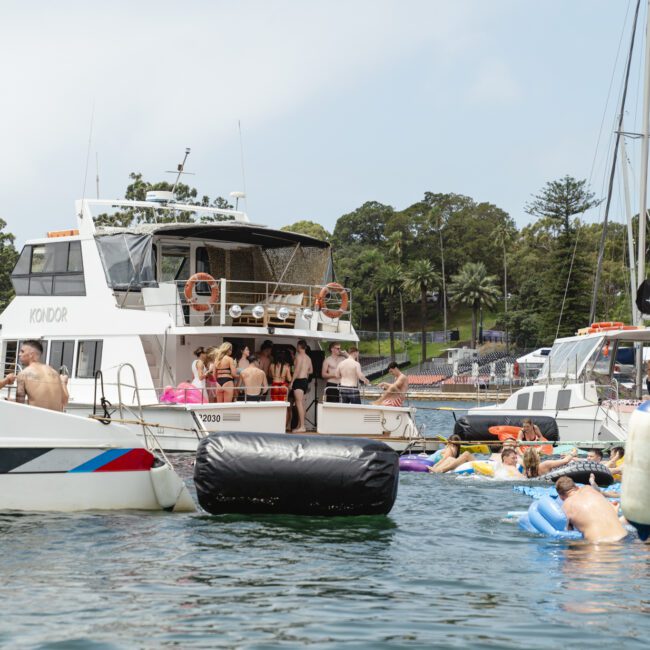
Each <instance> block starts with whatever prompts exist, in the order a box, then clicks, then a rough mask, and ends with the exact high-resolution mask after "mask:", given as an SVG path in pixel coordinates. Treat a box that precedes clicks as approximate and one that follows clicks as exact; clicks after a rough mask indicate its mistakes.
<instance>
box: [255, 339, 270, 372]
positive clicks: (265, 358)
mask: <svg viewBox="0 0 650 650" xmlns="http://www.w3.org/2000/svg"><path fill="white" fill-rule="evenodd" d="M272 352H273V341H269V339H266V341H264V342H263V343H262V346H261V347H260V351H259V352H258V353H257V354H256V355H255V356H256V357H257V362H258V363H259V365H260V368H261V369H262V370H263V371H264V372H265V373H266V376H267V377H268V375H269V366H270V365H271V361H272V359H271V354H272Z"/></svg>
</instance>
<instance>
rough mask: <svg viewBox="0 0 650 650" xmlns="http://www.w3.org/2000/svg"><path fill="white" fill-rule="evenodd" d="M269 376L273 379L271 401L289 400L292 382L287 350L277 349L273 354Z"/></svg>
mask: <svg viewBox="0 0 650 650" xmlns="http://www.w3.org/2000/svg"><path fill="white" fill-rule="evenodd" d="M269 378H270V379H271V401H273V402H287V401H288V398H289V384H290V383H291V363H290V362H289V355H288V354H287V351H286V350H277V351H276V353H275V354H274V355H273V363H272V364H271V365H270V366H269Z"/></svg>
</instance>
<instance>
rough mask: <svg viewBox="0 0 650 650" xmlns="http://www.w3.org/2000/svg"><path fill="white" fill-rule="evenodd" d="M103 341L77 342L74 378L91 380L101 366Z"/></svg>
mask: <svg viewBox="0 0 650 650" xmlns="http://www.w3.org/2000/svg"><path fill="white" fill-rule="evenodd" d="M102 345H103V341H79V347H78V348H77V371H76V373H75V374H76V376H77V377H81V378H92V377H94V376H95V373H96V372H97V371H98V370H99V369H100V368H101V366H102Z"/></svg>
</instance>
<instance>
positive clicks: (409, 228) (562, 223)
mask: <svg viewBox="0 0 650 650" xmlns="http://www.w3.org/2000/svg"><path fill="white" fill-rule="evenodd" d="M130 180H131V183H130V184H129V185H128V187H127V189H126V198H127V199H135V200H144V199H145V196H146V192H147V191H149V190H152V189H159V190H171V188H172V186H171V185H170V184H169V183H166V182H161V183H155V184H152V183H149V182H147V181H145V180H144V179H143V178H142V175H141V174H138V173H132V174H131V175H130ZM176 195H177V198H178V200H179V202H186V203H189V204H193V205H201V206H215V207H219V208H226V209H230V208H232V205H230V204H229V203H228V202H227V201H226V200H225V199H223V198H222V197H217V198H216V199H214V200H213V201H210V199H209V197H207V196H202V197H199V196H198V193H197V190H196V189H193V188H191V187H189V186H187V185H184V184H179V185H178V186H177V187H176ZM599 203H600V201H599V200H598V199H596V198H595V197H594V194H593V193H592V192H591V190H590V189H589V188H588V186H587V184H586V181H584V180H576V179H575V178H572V177H570V176H565V177H563V178H561V179H558V180H555V181H552V182H549V183H547V184H546V185H545V186H544V187H543V188H542V189H541V190H540V191H539V192H538V193H537V194H536V195H534V196H533V197H532V198H531V200H530V202H529V203H528V204H527V205H526V206H524V209H525V211H526V212H527V213H528V214H529V215H530V216H531V217H533V221H532V222H531V223H530V224H528V225H526V226H524V227H522V228H521V229H518V228H517V226H516V224H515V222H514V220H513V219H512V217H511V216H510V215H509V214H507V213H506V212H505V211H504V210H502V209H501V208H499V207H497V206H495V205H493V204H491V203H487V202H477V201H475V200H474V199H472V198H471V197H468V196H464V195H461V194H454V193H447V194H443V193H433V192H425V193H424V196H423V198H422V200H420V201H418V202H416V203H414V204H413V205H410V206H408V207H407V208H405V209H403V210H397V209H395V208H394V207H392V206H390V205H385V204H383V203H379V202H377V201H368V202H366V203H364V204H363V205H361V206H360V207H358V208H357V209H356V210H353V211H352V212H349V213H347V214H344V215H342V216H341V217H339V218H338V219H337V221H336V225H335V227H334V230H333V232H332V233H330V232H328V231H327V230H326V229H325V228H324V227H323V226H322V225H321V224H318V223H315V222H313V221H310V220H302V221H298V222H296V223H294V224H291V225H287V226H285V227H284V228H283V229H284V230H291V231H294V232H299V233H303V234H307V235H311V236H313V237H317V238H319V239H325V240H327V241H329V242H330V243H331V244H332V246H333V251H334V265H335V271H336V277H337V279H338V281H339V282H344V283H345V284H346V286H348V287H349V288H350V289H351V290H352V296H353V300H354V303H353V317H354V324H355V326H356V327H357V328H360V329H373V328H374V325H375V323H376V319H377V318H379V319H380V320H381V324H382V327H388V329H389V331H390V332H391V353H393V354H394V345H395V344H394V332H395V331H396V329H398V327H399V328H401V325H402V324H401V322H399V321H400V318H401V317H403V314H404V313H405V312H406V313H407V319H408V324H409V325H411V324H412V322H413V320H414V319H415V320H416V321H417V322H419V324H418V326H419V329H420V330H421V331H422V333H423V334H424V333H425V332H426V331H430V330H432V329H443V328H444V329H448V327H447V325H448V323H447V316H448V313H449V310H450V309H454V308H455V306H456V305H461V304H464V305H467V306H469V307H470V308H471V312H472V336H471V343H472V345H475V344H476V341H477V318H478V314H479V311H480V310H481V308H483V307H487V308H492V310H493V312H495V313H497V314H498V315H497V319H496V322H495V323H494V325H495V326H496V327H497V328H501V329H505V330H507V331H508V332H509V335H510V339H511V341H513V342H514V343H515V344H516V345H517V346H518V347H536V346H538V345H544V344H549V343H551V342H552V341H553V339H554V338H556V336H570V335H573V334H574V333H575V331H576V330H577V329H579V328H581V327H584V326H585V325H587V320H588V318H589V311H590V300H591V290H592V283H593V276H594V271H595V268H596V257H597V252H598V244H599V238H600V234H601V229H602V226H601V224H599V223H595V224H587V223H585V221H584V218H583V213H584V212H585V211H586V210H588V209H590V208H592V207H594V206H597V205H598V204H599ZM156 216H157V215H153V214H150V213H149V212H148V211H147V210H143V209H129V210H122V211H120V212H118V213H117V214H113V215H108V214H107V215H99V217H98V218H96V221H97V222H98V223H99V224H102V225H113V226H127V225H131V224H134V223H140V222H147V221H151V220H153V218H154V217H156ZM182 218H184V219H188V220H191V219H192V218H193V217H192V216H191V215H184V216H183V217H182ZM5 227H6V223H5V222H4V221H2V220H0V307H2V308H4V307H5V306H6V305H7V304H8V302H9V300H11V298H12V297H13V292H12V287H11V282H10V279H9V275H10V272H11V270H12V268H13V265H14V264H15V261H16V258H17V253H16V250H15V248H14V237H13V235H12V234H11V233H5V232H4V229H5ZM628 266H629V260H628V258H627V236H626V228H625V226H624V225H623V224H619V223H611V224H610V225H609V231H608V237H607V240H606V243H605V254H604V263H603V273H602V279H601V288H600V291H599V293H598V309H597V315H598V319H599V320H621V321H629V314H630V305H631V296H630V288H629V275H628V272H627V268H628ZM434 325H435V326H434ZM425 340H426V337H425V336H423V337H422V341H423V353H422V355H423V356H422V358H426V349H425V346H426V342H425Z"/></svg>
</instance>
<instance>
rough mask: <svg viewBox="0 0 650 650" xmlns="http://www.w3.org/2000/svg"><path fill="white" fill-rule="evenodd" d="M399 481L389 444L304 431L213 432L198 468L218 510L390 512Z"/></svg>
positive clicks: (200, 485) (209, 502) (205, 502)
mask: <svg viewBox="0 0 650 650" xmlns="http://www.w3.org/2000/svg"><path fill="white" fill-rule="evenodd" d="M398 480H399V463H398V455H397V452H395V451H394V450H392V449H391V448H390V447H389V446H388V445H386V444H384V443H383V442H378V441H374V440H367V439H362V438H360V439H356V438H354V439H353V438H339V437H335V436H309V435H302V434H298V435H296V434H281V433H280V434H275V433H239V432H238V433H219V434H213V435H211V436H209V437H208V438H204V439H203V440H201V442H200V443H199V447H198V450H197V453H196V465H195V468H194V483H195V484H196V492H197V496H198V499H199V503H200V504H201V507H202V508H203V509H204V510H207V511H208V512H209V513H211V514H223V513H242V514H244V513H277V514H280V513H283V514H298V515H328V516H334V515H379V514H387V513H388V512H390V510H391V508H392V507H393V504H394V502H395V497H396V496H397V484H398Z"/></svg>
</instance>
